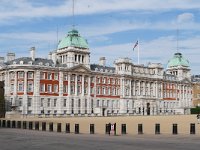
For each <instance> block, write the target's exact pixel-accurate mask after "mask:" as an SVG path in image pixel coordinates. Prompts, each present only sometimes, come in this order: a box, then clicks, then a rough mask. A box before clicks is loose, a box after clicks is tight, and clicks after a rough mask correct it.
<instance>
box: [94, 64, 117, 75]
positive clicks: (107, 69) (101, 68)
mask: <svg viewBox="0 0 200 150" xmlns="http://www.w3.org/2000/svg"><path fill="white" fill-rule="evenodd" d="M90 69H91V70H93V71H102V72H112V73H114V72H115V68H114V67H108V66H101V65H97V64H91V65H90Z"/></svg>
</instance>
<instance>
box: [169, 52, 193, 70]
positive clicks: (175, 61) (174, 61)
mask: <svg viewBox="0 0 200 150" xmlns="http://www.w3.org/2000/svg"><path fill="white" fill-rule="evenodd" d="M167 66H168V68H170V67H177V66H184V67H189V61H188V60H187V59H185V58H184V57H183V56H182V54H181V53H175V54H174V57H173V58H171V59H170V60H169V61H168V65H167Z"/></svg>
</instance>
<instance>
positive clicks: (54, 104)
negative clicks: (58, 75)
mask: <svg viewBox="0 0 200 150" xmlns="http://www.w3.org/2000/svg"><path fill="white" fill-rule="evenodd" d="M56 103H57V99H54V101H53V106H54V107H56Z"/></svg>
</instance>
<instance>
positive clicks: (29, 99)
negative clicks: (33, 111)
mask: <svg viewBox="0 0 200 150" xmlns="http://www.w3.org/2000/svg"><path fill="white" fill-rule="evenodd" d="M31 103H32V98H28V107H31Z"/></svg>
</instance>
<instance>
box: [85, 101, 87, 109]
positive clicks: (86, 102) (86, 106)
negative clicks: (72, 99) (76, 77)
mask: <svg viewBox="0 0 200 150" xmlns="http://www.w3.org/2000/svg"><path fill="white" fill-rule="evenodd" d="M85 108H87V99H85Z"/></svg>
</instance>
